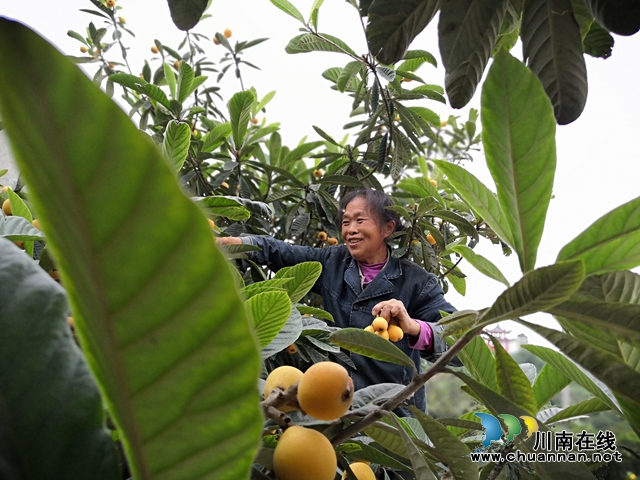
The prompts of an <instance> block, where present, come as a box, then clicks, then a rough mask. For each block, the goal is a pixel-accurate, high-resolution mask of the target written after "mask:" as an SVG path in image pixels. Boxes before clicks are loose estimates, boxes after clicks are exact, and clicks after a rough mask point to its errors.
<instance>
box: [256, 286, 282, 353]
mask: <svg viewBox="0 0 640 480" xmlns="http://www.w3.org/2000/svg"><path fill="white" fill-rule="evenodd" d="M246 305H247V309H248V310H249V313H250V316H249V318H250V320H251V321H252V326H253V333H254V335H255V337H256V339H257V340H258V346H259V347H260V348H263V347H266V346H267V345H269V344H270V343H271V341H272V340H273V339H274V338H276V336H277V335H278V332H280V330H281V329H282V327H283V326H284V325H285V323H287V319H288V318H289V315H291V301H290V300H289V296H288V295H287V292H264V293H258V294H257V295H254V296H252V297H251V298H249V299H248V300H247V303H246Z"/></svg>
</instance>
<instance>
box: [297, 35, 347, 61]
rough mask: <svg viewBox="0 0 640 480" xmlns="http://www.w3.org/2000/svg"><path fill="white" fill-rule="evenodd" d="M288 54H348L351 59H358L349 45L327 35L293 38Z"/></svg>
mask: <svg viewBox="0 0 640 480" xmlns="http://www.w3.org/2000/svg"><path fill="white" fill-rule="evenodd" d="M284 50H285V52H287V53H291V54H293V53H307V52H334V53H346V54H347V55H349V56H351V57H358V55H356V52H354V51H353V50H352V49H351V47H349V45H347V44H346V43H344V42H343V41H342V40H340V39H339V38H337V37H334V36H333V35H329V34H327V33H322V34H315V33H303V34H302V35H298V36H297V37H294V38H292V39H291V40H290V41H289V44H288V45H287V46H286V47H285V49H284Z"/></svg>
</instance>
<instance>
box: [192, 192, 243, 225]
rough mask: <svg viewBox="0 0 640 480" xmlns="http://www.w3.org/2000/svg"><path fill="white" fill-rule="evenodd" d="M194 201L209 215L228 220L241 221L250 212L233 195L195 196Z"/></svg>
mask: <svg viewBox="0 0 640 480" xmlns="http://www.w3.org/2000/svg"><path fill="white" fill-rule="evenodd" d="M195 200H196V202H197V203H198V204H200V205H202V207H203V208H204V209H205V211H206V212H207V213H208V214H210V215H216V216H219V217H225V218H228V219H230V220H235V221H242V220H247V219H248V218H249V217H251V213H250V212H249V210H247V208H245V207H244V206H243V205H242V204H241V203H240V202H239V199H236V198H235V197H221V196H215V197H204V198H196V199H195Z"/></svg>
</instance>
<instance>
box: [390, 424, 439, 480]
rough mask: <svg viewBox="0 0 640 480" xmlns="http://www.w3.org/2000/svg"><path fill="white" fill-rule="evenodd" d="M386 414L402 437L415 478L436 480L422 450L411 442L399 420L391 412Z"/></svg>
mask: <svg viewBox="0 0 640 480" xmlns="http://www.w3.org/2000/svg"><path fill="white" fill-rule="evenodd" d="M387 415H388V417H389V418H390V419H391V421H392V422H393V423H394V424H395V426H396V428H397V431H398V434H399V435H400V438H402V442H403V443H404V446H405V448H406V450H407V454H408V455H409V459H410V460H411V466H412V467H413V472H414V473H415V475H416V478H420V479H423V480H430V479H433V480H436V476H435V475H434V474H433V472H432V471H431V470H430V469H429V465H427V462H426V461H425V459H424V457H423V456H422V452H420V450H419V449H418V447H417V446H416V444H415V443H413V440H412V439H411V437H410V436H409V434H408V433H407V432H406V431H405V429H404V428H403V426H402V424H401V423H400V422H401V420H400V419H399V418H398V417H396V416H395V415H394V414H393V413H391V412H388V413H387ZM443 428H444V427H443Z"/></svg>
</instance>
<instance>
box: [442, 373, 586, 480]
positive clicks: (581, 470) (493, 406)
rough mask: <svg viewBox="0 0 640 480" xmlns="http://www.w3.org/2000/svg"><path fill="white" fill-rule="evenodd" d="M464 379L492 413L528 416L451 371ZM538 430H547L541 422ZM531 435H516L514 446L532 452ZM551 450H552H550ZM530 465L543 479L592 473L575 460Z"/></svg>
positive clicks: (570, 479)
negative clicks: (527, 436)
mask: <svg viewBox="0 0 640 480" xmlns="http://www.w3.org/2000/svg"><path fill="white" fill-rule="evenodd" d="M452 373H453V374H454V375H456V376H457V377H458V378H460V379H461V380H462V381H464V382H465V383H466V384H467V385H468V386H469V388H470V389H471V390H472V391H473V392H474V393H475V395H476V396H477V397H478V398H479V399H480V400H481V401H482V403H483V404H484V405H485V407H487V409H488V410H489V411H490V412H491V413H492V414H493V415H494V416H496V417H497V416H498V415H500V414H507V415H513V416H514V417H522V416H529V415H528V414H527V412H525V411H524V410H523V409H522V408H520V407H519V406H518V405H516V404H515V403H513V402H511V401H510V400H508V399H506V398H504V397H503V396H501V395H500V394H499V393H497V392H495V391H494V390H492V389H490V388H488V387H486V386H485V385H482V384H481V383H478V382H476V381H475V380H474V379H473V378H471V377H469V376H468V375H466V374H464V373H462V372H452ZM539 428H540V431H543V432H544V431H549V428H548V427H547V426H546V425H544V424H543V423H539ZM533 443H534V442H533V437H531V438H530V439H529V440H528V441H526V442H524V441H522V439H521V438H520V437H519V436H518V437H516V438H515V444H516V447H517V448H518V449H519V450H521V451H522V452H533V451H534V450H533V446H534V445H533ZM550 451H552V450H550ZM531 467H532V468H533V469H534V470H535V471H536V473H537V475H538V477H539V478H540V479H543V480H557V479H559V478H562V479H565V480H585V479H593V478H594V477H593V475H592V474H591V472H590V471H589V469H588V468H587V467H586V465H585V464H583V463H576V462H532V463H531Z"/></svg>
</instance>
